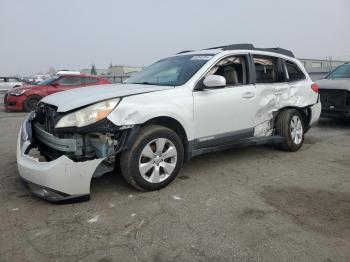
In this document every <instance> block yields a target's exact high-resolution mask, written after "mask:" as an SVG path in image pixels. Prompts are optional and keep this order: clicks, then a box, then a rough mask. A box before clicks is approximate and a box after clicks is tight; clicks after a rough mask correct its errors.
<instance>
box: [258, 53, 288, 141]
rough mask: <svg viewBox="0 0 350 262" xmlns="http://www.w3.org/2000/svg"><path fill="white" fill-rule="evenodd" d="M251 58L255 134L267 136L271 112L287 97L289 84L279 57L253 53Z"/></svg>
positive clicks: (270, 126)
mask: <svg viewBox="0 0 350 262" xmlns="http://www.w3.org/2000/svg"><path fill="white" fill-rule="evenodd" d="M252 58H253V66H254V68H255V86H256V96H257V99H256V101H257V104H258V107H257V110H256V112H254V116H253V122H254V127H255V136H269V135H271V133H272V128H273V126H272V125H273V123H271V120H272V119H273V112H275V111H277V110H278V109H279V108H280V106H281V104H283V102H282V100H283V99H286V98H288V97H289V89H290V85H289V84H288V82H287V80H286V75H285V70H284V67H283V60H282V59H281V58H278V57H274V56H268V55H258V54H253V55H252Z"/></svg>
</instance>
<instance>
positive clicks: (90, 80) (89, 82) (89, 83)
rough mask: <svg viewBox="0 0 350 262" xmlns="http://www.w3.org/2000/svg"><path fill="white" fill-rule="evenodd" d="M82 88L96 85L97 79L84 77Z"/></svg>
mask: <svg viewBox="0 0 350 262" xmlns="http://www.w3.org/2000/svg"><path fill="white" fill-rule="evenodd" d="M83 83H84V86H93V85H96V84H98V78H95V77H84V78H83Z"/></svg>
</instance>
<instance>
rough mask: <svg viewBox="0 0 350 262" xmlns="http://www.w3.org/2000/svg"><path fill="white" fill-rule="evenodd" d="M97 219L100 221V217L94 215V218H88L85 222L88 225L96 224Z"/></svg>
mask: <svg viewBox="0 0 350 262" xmlns="http://www.w3.org/2000/svg"><path fill="white" fill-rule="evenodd" d="M99 219H100V216H99V215H96V216H94V217H92V218H90V219H89V220H88V221H87V222H88V223H90V224H91V223H96V222H97V221H98V220H99Z"/></svg>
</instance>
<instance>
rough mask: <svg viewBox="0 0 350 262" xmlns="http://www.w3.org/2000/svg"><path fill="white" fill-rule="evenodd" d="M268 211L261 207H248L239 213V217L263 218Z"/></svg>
mask: <svg viewBox="0 0 350 262" xmlns="http://www.w3.org/2000/svg"><path fill="white" fill-rule="evenodd" d="M267 213H268V212H266V211H264V210H260V209H254V208H246V209H244V210H243V212H242V213H241V214H239V218H243V219H256V220H261V219H264V218H265V216H266V214H267Z"/></svg>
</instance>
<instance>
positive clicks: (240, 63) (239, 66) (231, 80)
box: [207, 56, 246, 86]
mask: <svg viewBox="0 0 350 262" xmlns="http://www.w3.org/2000/svg"><path fill="white" fill-rule="evenodd" d="M208 75H219V76H223V77H224V78H225V79H226V85H227V86H238V85H244V84H246V63H245V58H244V57H243V56H230V57H227V58H224V59H223V60H221V61H220V62H218V63H217V64H216V65H215V66H214V67H213V68H212V69H211V70H210V71H209V72H208V74H207V76H208Z"/></svg>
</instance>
